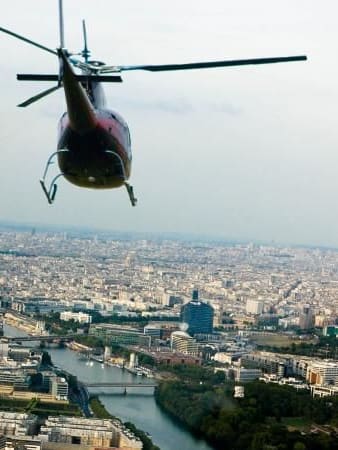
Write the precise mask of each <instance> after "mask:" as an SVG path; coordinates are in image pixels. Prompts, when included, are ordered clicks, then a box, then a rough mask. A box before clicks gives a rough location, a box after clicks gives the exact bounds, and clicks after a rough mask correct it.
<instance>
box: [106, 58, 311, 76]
mask: <svg viewBox="0 0 338 450" xmlns="http://www.w3.org/2000/svg"><path fill="white" fill-rule="evenodd" d="M306 59H307V57H306V56H305V55H301V56H281V57H272V58H252V59H235V60H229V61H209V62H197V63H188V64H160V65H142V66H106V67H103V68H102V69H101V70H100V72H101V73H109V72H122V71H127V70H147V71H150V72H164V71H170V70H190V69H208V68H212V67H230V66H247V65H250V64H273V63H282V62H294V61H305V60H306Z"/></svg>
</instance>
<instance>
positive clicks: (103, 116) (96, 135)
mask: <svg viewBox="0 0 338 450" xmlns="http://www.w3.org/2000/svg"><path fill="white" fill-rule="evenodd" d="M58 7H59V34H60V44H59V47H58V48H57V49H56V50H54V49H51V48H49V47H46V46H44V45H42V44H40V43H38V42H35V41H33V40H31V39H28V38H27V37H25V36H22V35H20V34H17V33H14V32H13V31H10V30H8V29H6V28H2V27H0V31H2V32H4V33H6V34H8V35H10V36H12V37H14V38H17V39H20V40H21V41H24V42H26V43H28V44H30V45H33V46H35V47H37V48H39V49H41V50H44V51H45V52H48V53H50V54H53V55H55V56H57V58H58V61H59V73H58V74H17V79H18V80H19V81H54V82H56V85H54V86H53V87H51V88H48V89H46V90H44V91H42V92H40V93H38V94H37V95H34V96H33V97H30V98H29V99H27V100H25V101H24V102H22V103H20V104H19V105H18V106H19V107H27V106H29V105H31V104H32V103H35V102H37V101H39V100H41V99H42V98H44V97H46V96H47V95H49V94H51V93H52V92H54V91H56V90H58V89H59V88H62V87H63V89H64V93H65V99H66V106H67V111H66V112H64V113H63V115H62V116H61V118H60V120H59V124H58V138H57V146H56V151H55V152H54V153H52V154H51V156H50V157H49V158H48V160H47V163H46V167H45V170H44V173H43V176H42V178H41V179H40V184H41V187H42V190H43V192H44V194H45V196H46V198H47V201H48V203H49V204H52V203H53V202H54V200H55V196H56V192H57V184H56V181H57V180H58V179H59V178H60V177H63V178H65V179H66V180H67V181H69V182H70V183H72V184H74V185H76V186H79V187H84V188H93V189H111V188H119V187H121V186H125V187H126V189H127V193H128V196H129V199H130V202H131V205H132V206H135V205H136V203H137V199H136V197H135V195H134V189H133V186H131V185H130V184H129V182H128V180H129V177H130V175H131V163H132V152H131V139H130V132H129V128H128V125H127V123H126V121H125V120H124V119H123V118H122V117H121V115H120V114H118V113H117V112H115V111H113V110H110V109H108V108H107V107H106V100H105V96H104V91H103V88H102V83H111V82H112V83H121V82H122V77H121V72H125V71H132V70H145V71H150V72H162V71H176V70H192V69H206V68H217V67H230V66H244V65H252V64H272V63H282V62H294V61H304V60H306V59H307V57H306V56H305V55H300V56H283V57H268V58H253V59H239V60H225V61H209V62H194V63H186V64H162V65H134V66H133V65H131V66H127V65H120V66H119V65H107V64H105V63H103V62H101V61H95V60H91V59H90V55H91V52H90V50H89V49H88V42H87V32H86V24H85V21H84V20H83V21H82V29H83V30H82V31H83V40H84V48H83V50H82V51H81V52H79V53H71V52H69V51H68V50H67V49H66V47H65V38H64V19H63V1H62V0H59V1H58ZM79 56H80V57H81V58H82V59H79ZM76 70H77V71H80V73H77V72H76ZM55 158H57V162H58V166H59V169H60V172H59V173H58V174H57V175H56V176H54V177H53V178H52V180H51V181H50V182H47V175H48V171H49V168H50V165H51V164H53V163H54V161H55Z"/></svg>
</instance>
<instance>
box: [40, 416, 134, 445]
mask: <svg viewBox="0 0 338 450" xmlns="http://www.w3.org/2000/svg"><path fill="white" fill-rule="evenodd" d="M39 438H40V439H41V440H42V441H46V442H58V443H63V444H78V445H91V446H94V447H98V448H99V447H108V448H109V447H117V448H126V447H127V448H130V449H139V450H141V449H142V442H141V441H140V440H139V439H138V438H137V437H136V436H135V435H134V434H133V433H132V432H131V431H130V430H128V429H127V428H126V427H125V426H124V425H123V424H122V423H121V422H120V421H119V420H117V419H113V420H107V419H84V418H80V417H65V416H58V417H55V416H50V417H49V418H48V419H47V420H46V422H45V425H44V426H42V427H41V430H40V434H39Z"/></svg>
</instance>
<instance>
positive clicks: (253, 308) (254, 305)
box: [246, 299, 263, 314]
mask: <svg viewBox="0 0 338 450" xmlns="http://www.w3.org/2000/svg"><path fill="white" fill-rule="evenodd" d="M246 312H247V313H248V314H262V312H263V302H261V301H260V300H250V299H249V300H247V301H246Z"/></svg>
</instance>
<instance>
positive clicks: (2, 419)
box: [0, 411, 38, 436]
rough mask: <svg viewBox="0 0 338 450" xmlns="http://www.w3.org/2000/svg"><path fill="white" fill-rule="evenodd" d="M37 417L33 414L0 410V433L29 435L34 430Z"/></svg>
mask: <svg viewBox="0 0 338 450" xmlns="http://www.w3.org/2000/svg"><path fill="white" fill-rule="evenodd" d="M37 419H38V418H37V416H34V415H33V414H26V413H14V412H5V411H0V433H2V434H5V435H12V436H31V435H32V434H34V432H35V431H36V426H37Z"/></svg>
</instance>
